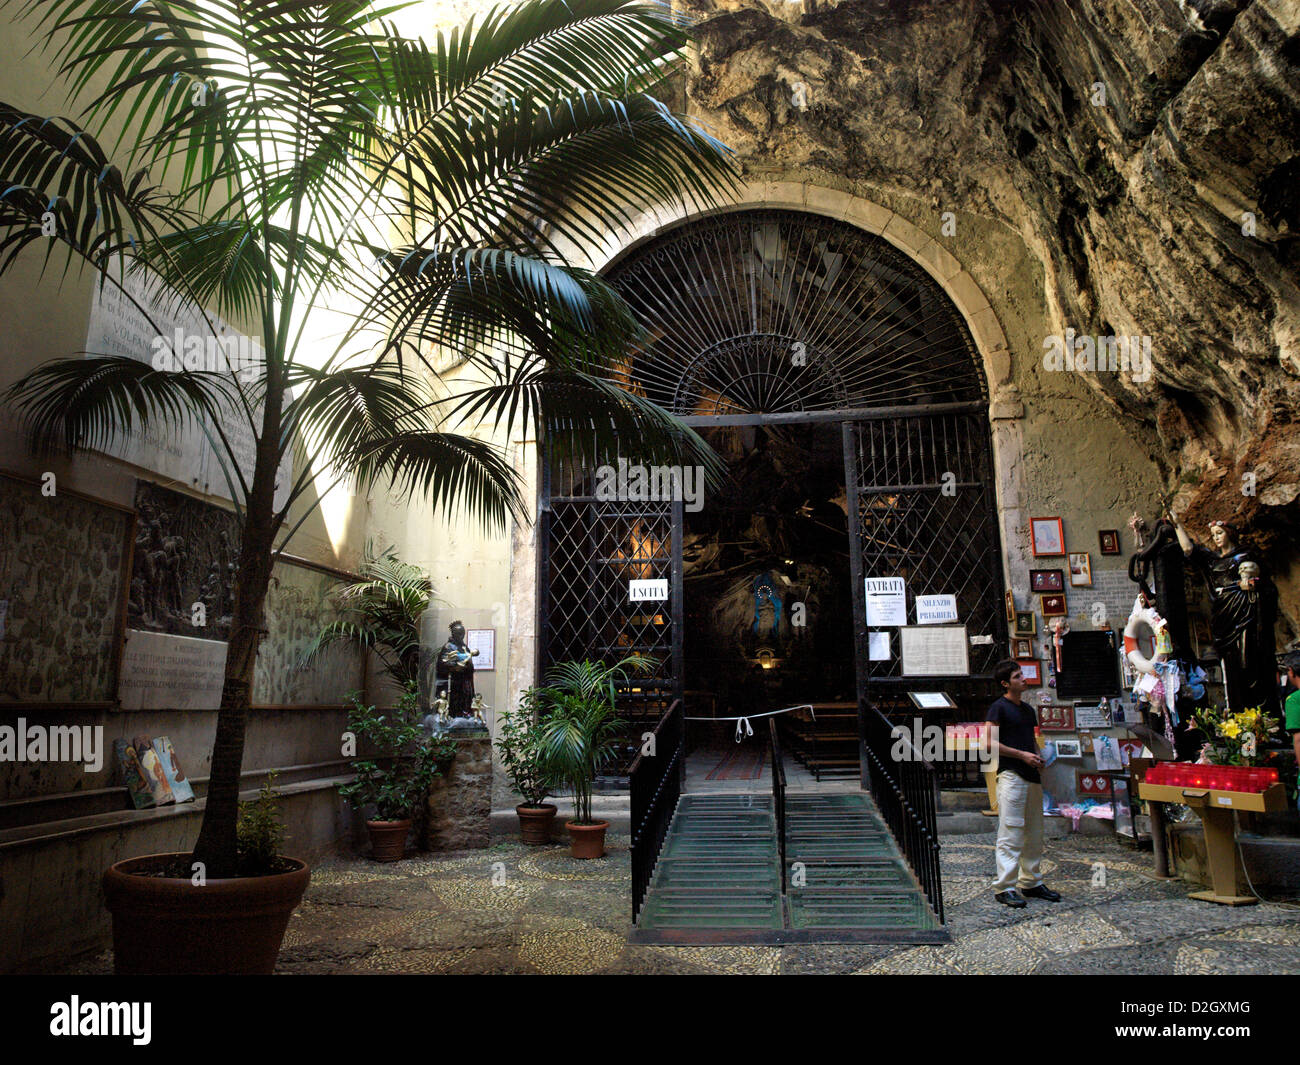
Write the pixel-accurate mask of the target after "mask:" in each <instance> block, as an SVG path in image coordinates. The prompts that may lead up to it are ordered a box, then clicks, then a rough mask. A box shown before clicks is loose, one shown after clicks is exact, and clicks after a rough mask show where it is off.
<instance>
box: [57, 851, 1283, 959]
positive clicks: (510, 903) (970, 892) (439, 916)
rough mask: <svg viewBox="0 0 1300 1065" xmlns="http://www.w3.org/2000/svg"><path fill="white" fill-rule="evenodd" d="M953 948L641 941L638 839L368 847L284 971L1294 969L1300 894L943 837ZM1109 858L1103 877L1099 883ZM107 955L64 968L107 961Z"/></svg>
mask: <svg viewBox="0 0 1300 1065" xmlns="http://www.w3.org/2000/svg"><path fill="white" fill-rule="evenodd" d="M942 861H943V880H944V897H945V900H946V904H947V907H948V917H949V926H950V928H951V931H952V934H953V942H952V943H949V944H944V945H942V946H897V945H861V944H855V945H824V944H818V945H794V946H784V947H769V946H752V947H751V946H714V947H679V946H649V945H637V944H630V943H628V941H627V933H628V930H629V927H630V923H629V880H630V876H629V856H628V839H627V837H625V836H624V837H618V836H611V837H610V839H609V853H608V854H607V855H606V857H605V858H603V859H600V860H597V861H587V862H578V861H574V860H573V859H572V858H570V857H569V852H568V847H567V846H564V845H558V844H557V845H552V846H549V847H541V848H538V847H524V846H523V845H521V844H518V843H500V844H497V845H495V846H493V847H492V848H490V849H489V850H485V851H474V852H460V853H448V854H439V855H418V856H413V857H410V858H408V859H407V860H405V861H403V862H400V863H397V864H394V865H377V864H375V863H373V862H370V861H368V860H365V859H351V860H343V861H336V862H332V863H328V864H324V865H321V866H319V867H317V868H315V869H313V870H312V882H311V886H310V888H309V889H308V891H307V897H306V899H305V900H304V901H303V904H302V905H301V906H300V907H299V909H298V911H297V913H296V914H295V915H294V917H293V919H292V920H291V921H290V924H289V930H288V933H287V935H286V936H285V941H284V948H283V950H282V951H281V953H280V964H279V969H278V971H279V972H281V973H284V974H292V973H545V974H563V973H611V974H613V973H753V974H775V973H873V974H893V973H918V974H970V975H976V974H992V973H1044V974H1047V973H1085V974H1099V975H1100V974H1104V973H1115V972H1132V973H1152V974H1188V975H1193V974H1211V973H1213V974H1300V901H1297V902H1291V903H1281V902H1270V903H1262V904H1260V905H1258V906H1243V907H1238V908H1232V907H1226V906H1214V905H1211V904H1207V903H1203V902H1195V901H1193V900H1191V899H1188V898H1187V896H1186V893H1187V891H1188V890H1189V888H1188V886H1187V885H1185V884H1183V883H1181V882H1179V881H1170V882H1160V881H1156V880H1152V879H1150V878H1149V877H1148V876H1145V875H1143V874H1145V873H1149V871H1150V869H1151V867H1152V866H1151V856H1150V854H1149V853H1147V854H1143V853H1138V852H1135V851H1133V850H1131V849H1127V848H1125V847H1123V846H1121V845H1120V844H1118V843H1116V842H1114V841H1112V840H1110V839H1107V838H1105V837H1089V836H1075V837H1068V838H1067V839H1064V840H1059V841H1052V842H1049V844H1048V850H1047V857H1046V859H1045V861H1044V870H1045V873H1046V877H1047V882H1048V883H1049V884H1050V885H1052V886H1053V887H1055V888H1056V889H1057V890H1058V891H1060V892H1061V893H1062V894H1063V895H1064V896H1065V898H1064V899H1063V900H1062V901H1061V902H1059V903H1056V904H1052V903H1047V902H1037V901H1031V902H1030V904H1029V906H1028V908H1026V909H1024V910H1010V909H1007V908H1006V907H1004V906H1001V905H999V904H998V903H996V902H994V901H993V896H992V893H991V891H990V890H989V886H988V885H989V882H990V880H991V878H992V872H993V837H992V836H991V835H970V836H945V837H944V839H943V850H942ZM1097 863H1101V865H1102V866H1104V870H1105V877H1104V883H1100V882H1097V881H1100V880H1101V877H1100V876H1098V875H1097V872H1098V865H1097ZM111 970H112V957H111V954H110V953H109V952H104V953H102V954H99V955H95V956H93V957H91V958H87V959H83V960H81V961H79V962H77V963H76V964H74V965H70V966H68V967H67V969H66V970H65V971H66V972H69V973H102V972H111Z"/></svg>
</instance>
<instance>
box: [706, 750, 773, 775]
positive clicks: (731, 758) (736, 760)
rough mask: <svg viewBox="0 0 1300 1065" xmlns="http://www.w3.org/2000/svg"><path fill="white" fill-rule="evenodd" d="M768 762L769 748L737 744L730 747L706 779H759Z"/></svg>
mask: <svg viewBox="0 0 1300 1065" xmlns="http://www.w3.org/2000/svg"><path fill="white" fill-rule="evenodd" d="M766 762H767V748H766V747H759V746H757V745H755V746H753V747H747V746H744V745H743V744H736V745H735V746H733V747H731V748H730V749H728V751H727V753H726V754H724V755H723V756H722V757H721V758H720V759H719V760H718V764H717V765H715V766H714V767H713V768H712V769H711V770H710V771H709V775H708V776H706V777H705V778H704V779H705V780H757V779H758V778H759V777H761V776H762V775H763V766H764V764H766Z"/></svg>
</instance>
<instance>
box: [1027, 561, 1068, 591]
mask: <svg viewBox="0 0 1300 1065" xmlns="http://www.w3.org/2000/svg"><path fill="white" fill-rule="evenodd" d="M1070 557H1071V558H1073V557H1074V556H1073V555H1071V556H1070ZM1029 587H1030V588H1031V589H1032V590H1033V591H1035V592H1063V591H1065V571H1064V570H1059V569H1031V570H1030V571H1029Z"/></svg>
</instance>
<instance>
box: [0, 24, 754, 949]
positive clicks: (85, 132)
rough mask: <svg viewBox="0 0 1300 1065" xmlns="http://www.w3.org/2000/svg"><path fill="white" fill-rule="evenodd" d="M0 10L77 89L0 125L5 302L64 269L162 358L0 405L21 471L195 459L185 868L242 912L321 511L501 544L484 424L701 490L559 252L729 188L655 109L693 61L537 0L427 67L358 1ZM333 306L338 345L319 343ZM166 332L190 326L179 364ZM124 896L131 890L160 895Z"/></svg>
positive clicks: (617, 332)
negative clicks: (197, 701)
mask: <svg viewBox="0 0 1300 1065" xmlns="http://www.w3.org/2000/svg"><path fill="white" fill-rule="evenodd" d="M0 3H4V4H5V6H6V7H8V8H9V9H10V10H16V11H17V12H18V16H17V17H18V19H20V20H26V19H30V20H31V23H32V25H31V26H28V27H15V28H14V29H13V30H12V31H11V32H13V33H15V34H18V35H26V36H28V37H32V38H34V41H35V45H34V46H35V47H37V48H43V49H44V51H45V54H46V55H47V56H48V57H49V60H50V61H51V63H52V64H53V66H54V67H55V68H56V69H58V71H59V74H60V77H61V78H62V79H63V84H64V85H66V86H67V87H68V91H69V96H70V97H78V96H79V94H81V93H82V92H83V91H89V92H90V93H92V94H93V98H91V99H90V100H89V103H88V104H87V105H86V106H85V107H84V108H82V107H81V105H82V104H83V103H85V100H84V99H78V100H77V101H76V102H77V105H78V107H79V115H80V122H79V121H74V120H72V119H70V118H64V117H58V116H54V117H51V116H48V115H41V114H33V113H30V112H28V111H26V110H24V108H22V107H21V106H18V105H16V104H13V103H10V102H7V101H0V188H3V190H4V192H3V195H2V196H0V208H2V209H0V248H3V249H4V252H5V254H4V256H3V258H2V259H0V276H3V275H4V274H6V273H7V272H9V271H11V270H12V269H14V268H15V267H16V265H20V266H22V267H23V268H24V269H25V268H26V267H27V266H29V265H30V264H31V262H32V260H33V259H36V260H39V259H42V258H43V259H44V260H45V261H47V262H48V261H49V259H50V258H51V257H57V256H58V255H60V254H61V255H65V256H66V264H65V267H64V269H63V271H58V270H56V271H54V273H55V275H56V276H57V275H58V274H60V273H63V274H66V272H67V269H68V268H70V267H73V266H77V267H79V268H82V269H85V270H87V271H89V272H90V273H91V274H92V276H93V277H94V280H95V282H96V283H97V284H98V285H101V286H103V287H104V288H106V289H109V290H112V291H114V292H115V293H116V294H117V295H118V296H119V297H120V298H121V299H122V300H123V301H125V303H127V304H129V305H130V306H131V307H132V308H133V309H134V310H135V311H136V312H138V313H139V314H140V315H141V316H142V317H143V320H144V321H145V322H146V323H148V325H147V331H156V336H155V337H154V341H163V343H162V345H161V346H157V345H156V344H155V345H154V346H152V347H151V346H150V345H145V346H144V347H143V349H142V350H140V351H138V352H135V353H132V354H116V355H114V354H103V353H95V352H90V353H78V354H77V355H76V356H74V357H67V358H61V359H55V360H52V361H50V362H47V363H45V364H43V365H41V366H38V367H36V368H35V369H34V370H32V371H30V372H28V373H27V374H26V375H25V376H23V377H21V378H20V379H19V380H18V381H17V382H16V383H15V384H14V385H13V386H11V388H10V389H9V391H8V393H7V399H8V400H9V401H10V402H11V403H12V404H13V406H14V407H15V408H16V410H17V412H18V414H19V416H20V418H21V419H22V421H23V425H24V428H25V429H26V430H27V432H28V434H29V438H30V440H31V444H32V447H33V448H34V450H36V451H37V452H38V453H48V452H69V451H76V450H78V449H84V450H101V451H104V450H111V449H113V448H118V447H120V446H121V445H122V444H123V442H125V441H127V440H130V439H144V438H146V437H150V436H154V435H161V436H163V437H164V438H168V437H170V435H171V434H172V433H173V432H174V431H176V430H177V429H179V428H181V427H185V426H189V427H193V426H196V425H197V426H198V428H199V429H201V431H202V433H203V436H204V438H205V439H206V441H207V446H208V447H209V448H210V449H211V455H212V457H213V461H214V462H215V466H216V468H218V469H219V472H220V477H221V480H222V481H224V484H225V489H226V491H227V492H228V496H229V498H230V499H231V500H232V501H233V503H234V506H235V510H236V513H237V515H238V519H239V523H240V536H239V544H238V545H237V548H238V560H239V561H238V565H237V570H236V574H235V580H234V603H233V609H232V611H231V616H232V620H231V626H230V631H229V635H228V638H227V654H226V659H225V672H224V680H223V687H222V693H221V698H220V704H219V709H218V713H217V720H216V733H215V740H214V745H213V749H212V756H211V769H210V777H209V781H210V783H209V787H208V791H207V795H206V796H205V798H204V803H205V806H204V811H203V820H202V824H201V827H200V829H199V833H198V838H197V840H196V841H195V843H194V846H193V851H192V853H182V854H179V855H176V856H174V857H175V859H176V860H177V861H179V860H181V859H184V860H186V861H187V863H188V864H189V865H193V866H197V867H201V868H202V869H203V870H204V871H205V875H206V877H207V878H208V882H209V883H210V882H213V881H214V880H216V879H221V880H223V881H227V882H229V883H230V884H232V885H238V883H239V880H240V878H239V859H238V848H237V830H236V826H237V817H238V804H239V793H240V775H241V770H242V765H243V758H244V740H245V734H246V729H247V722H248V716H249V708H250V704H251V696H252V690H253V675H254V667H255V664H256V660H257V655H258V646H259V642H260V640H261V638H262V634H263V632H264V631H265V628H266V626H265V620H264V619H265V603H266V596H267V590H268V587H269V585H270V582H271V579H272V576H273V569H274V565H275V562H276V559H277V558H278V557H279V556H280V553H281V552H283V551H284V550H285V548H286V547H287V545H288V544H289V543H290V541H291V539H292V537H293V535H294V534H295V533H296V532H297V530H298V529H299V528H301V527H302V526H303V524H304V523H305V522H306V521H307V520H308V518H309V517H310V515H311V513H312V511H313V510H314V509H315V508H316V507H317V506H318V505H319V502H320V500H321V498H323V497H324V496H325V495H326V494H328V492H329V491H330V490H331V489H332V488H333V486H334V485H336V484H338V483H339V482H340V481H342V480H343V479H351V481H352V482H353V484H354V485H355V486H356V487H357V488H358V489H359V490H363V491H364V490H365V489H366V488H368V487H369V486H371V485H381V486H391V488H393V489H394V490H396V491H398V492H400V493H404V494H406V495H408V496H411V495H416V494H422V495H423V496H425V497H426V499H427V500H428V501H429V505H430V506H431V507H434V508H449V507H457V506H462V505H463V506H464V508H465V512H466V513H467V514H468V515H470V516H471V517H475V518H478V519H480V520H481V521H482V523H483V525H484V526H486V527H488V528H495V529H504V528H505V527H506V525H507V523H508V520H509V517H510V515H511V514H512V513H514V514H522V513H523V507H522V504H521V497H520V494H519V491H518V481H517V475H516V473H515V470H514V469H513V467H512V465H511V463H510V462H509V461H507V459H506V457H505V455H504V454H503V452H502V451H501V450H500V449H499V448H498V447H497V446H496V445H495V444H493V443H492V442H491V441H489V440H486V439H482V438H481V437H480V436H476V435H474V434H475V433H477V432H479V431H480V430H479V429H478V428H477V427H480V426H481V427H483V430H482V431H484V432H487V433H491V432H496V433H499V434H500V435H501V437H502V438H509V436H510V434H511V432H512V431H513V430H516V429H520V428H525V427H526V429H527V431H528V432H529V433H530V434H531V436H532V438H534V439H540V438H541V437H542V436H547V437H549V438H550V439H551V440H552V441H554V442H556V443H557V445H559V446H562V447H565V448H567V449H569V450H570V451H571V452H572V453H574V454H575V455H576V456H577V457H578V458H580V459H582V460H584V461H590V460H592V459H595V458H597V456H603V455H604V454H606V453H607V452H608V451H609V450H611V449H612V448H613V447H614V446H616V442H618V441H623V442H627V441H634V442H636V445H637V447H638V452H639V457H640V458H641V459H642V461H647V462H653V463H670V464H703V465H704V466H705V467H706V469H707V470H708V471H709V476H710V478H711V479H712V480H714V481H715V483H716V481H717V479H718V478H719V476H720V473H721V466H720V463H719V461H718V459H717V457H716V455H714V454H713V452H712V451H711V450H710V449H709V448H708V447H707V445H705V444H704V442H703V441H702V440H701V439H700V438H699V436H698V435H697V434H695V433H694V432H693V431H691V430H689V429H688V428H687V427H685V426H683V425H682V424H681V422H679V421H678V420H676V419H674V418H672V417H671V416H669V415H668V414H667V413H665V412H664V411H662V410H660V409H659V408H657V407H655V406H654V405H653V404H652V403H649V402H648V401H646V400H645V399H644V398H643V397H638V396H635V395H632V394H630V393H628V392H625V391H623V390H622V389H620V388H619V387H618V386H617V385H616V384H615V383H614V381H613V380H612V379H611V378H612V372H611V367H613V366H614V365H615V363H616V362H617V360H619V359H621V358H623V357H625V354H626V352H627V351H628V350H629V349H630V348H631V347H633V346H634V345H635V344H636V343H637V342H638V339H639V337H640V329H639V327H638V326H637V324H636V322H635V319H634V318H633V316H632V314H631V312H630V310H629V309H628V307H627V306H626V304H625V303H623V302H622V301H621V300H620V299H619V297H618V296H617V294H616V293H615V292H614V291H613V289H612V288H610V286H609V285H608V284H606V283H605V282H604V281H603V280H601V279H600V278H599V277H596V276H595V275H594V274H593V273H592V272H591V271H589V270H586V269H582V268H580V267H577V266H574V265H572V264H570V263H569V262H567V261H566V260H565V259H564V258H563V255H562V253H561V252H560V251H559V248H560V247H562V246H570V247H573V246H576V247H582V246H584V245H585V244H587V243H588V242H590V241H591V240H593V239H601V240H603V239H605V238H606V237H607V236H608V234H610V233H624V234H630V226H631V220H632V219H634V218H636V217H637V216H638V215H639V214H640V213H641V212H643V211H645V210H647V209H648V208H651V207H653V206H655V205H658V204H663V203H675V204H679V205H684V206H686V207H687V208H688V209H704V208H707V207H709V206H711V205H713V204H716V202H717V190H718V189H719V187H720V186H724V185H728V184H734V180H735V169H734V164H733V162H732V159H731V158H730V154H729V153H728V152H727V151H726V149H725V148H724V147H723V146H722V145H720V144H719V143H718V142H717V141H715V140H714V139H713V138H711V137H709V136H708V135H707V134H705V133H703V132H702V131H701V130H700V129H699V127H698V126H697V125H696V124H694V123H693V122H692V121H691V120H690V119H688V118H685V117H683V116H679V115H675V114H673V113H672V111H671V110H670V109H669V108H668V107H666V106H665V105H664V104H663V103H662V101H661V100H660V99H659V96H658V95H657V94H661V92H662V89H663V86H664V82H665V79H667V78H670V77H673V76H674V75H675V74H676V72H677V71H678V70H680V65H679V64H680V60H681V58H682V56H683V54H684V49H685V47H686V45H687V43H688V41H689V30H688V28H687V27H686V25H685V24H684V23H683V22H682V20H681V19H680V18H679V16H678V15H677V14H675V13H674V12H673V11H672V10H671V9H670V8H669V7H668V6H667V5H660V4H652V3H642V2H627V0H523V2H522V3H519V4H517V5H512V6H509V7H502V8H497V9H493V10H492V11H490V12H488V13H486V14H484V15H483V16H482V17H481V18H479V19H477V20H476V21H474V22H473V23H472V24H470V25H469V26H467V27H465V28H464V30H462V31H458V32H456V33H453V34H451V35H450V36H449V37H447V36H443V35H440V36H439V37H438V39H437V40H436V41H435V42H434V43H433V44H427V43H426V42H424V41H422V40H418V39H413V38H410V37H406V36H403V35H401V34H399V32H398V31H397V30H396V28H395V27H394V26H393V25H392V23H391V21H385V16H386V15H388V14H390V13H391V10H392V9H391V7H386V6H385V5H383V4H382V3H370V2H367V0H338V2H328V0H327V2H322V3H310V4H309V3H271V4H251V3H248V2H247V0H168V2H167V3H165V4H164V3H161V2H156V0H139V2H137V0H0ZM81 122H86V123H89V125H88V126H86V127H83V125H82V124H81ZM106 145H115V146H116V147H111V148H106V147H105V146H106ZM110 152H120V153H121V154H120V157H119V158H116V159H114V158H112V157H111V156H110ZM340 306H343V307H348V308H355V314H353V315H351V324H350V325H349V326H348V327H347V328H343V329H341V330H337V331H336V333H335V335H336V337H337V344H336V345H335V346H334V347H333V349H332V350H331V349H330V348H329V347H328V346H326V345H322V344H321V343H320V341H319V339H318V337H317V335H316V331H315V330H312V329H308V328H307V327H306V323H307V322H309V321H315V320H316V318H315V317H314V316H315V315H316V314H317V312H322V311H329V310H330V309H331V308H338V307H340ZM159 308H166V309H167V313H168V314H172V315H174V316H183V317H184V318H185V320H188V321H191V322H192V323H194V324H193V326H192V333H193V335H188V336H186V337H184V338H183V341H184V348H185V356H184V358H182V357H181V354H180V353H179V352H177V351H175V350H173V349H169V348H168V344H167V342H168V340H169V338H170V337H171V335H172V332H173V331H172V330H171V329H168V328H166V327H165V326H164V325H163V324H161V322H160V319H161V318H162V317H163V314H162V312H161V311H160V310H159ZM217 316H222V317H224V318H225V319H227V320H228V321H230V322H232V323H235V328H243V329H246V330H247V331H248V332H249V333H250V334H251V335H250V336H248V337H246V338H245V339H246V340H249V341H250V342H255V347H256V351H257V353H258V354H257V356H256V357H255V358H253V359H251V360H248V361H247V362H246V364H242V365H240V366H238V368H237V369H236V367H235V366H234V365H233V364H231V363H230V360H229V352H228V351H227V357H226V359H225V360H224V361H225V362H226V365H224V366H222V365H213V366H209V365H208V364H207V361H206V360H204V359H199V360H197V361H191V360H190V358H189V354H190V350H191V342H196V343H197V346H198V350H199V351H200V352H202V351H203V350H204V346H205V345H207V350H209V351H211V350H213V349H212V345H214V344H216V345H218V346H219V345H220V344H221V340H220V338H221V336H222V330H223V329H224V328H225V327H224V326H219V325H218V317H217ZM146 339H148V338H146ZM290 458H292V459H293V469H292V470H291V471H289V472H288V476H287V478H286V477H285V471H286V469H287V465H286V463H287V462H288V460H289V459H290ZM318 479H319V480H318ZM173 864H175V863H173ZM133 868H134V867H133ZM134 871H135V872H137V873H139V874H140V875H138V876H131V877H128V878H126V879H127V882H128V883H129V884H132V885H134V886H136V887H139V888H140V889H141V890H142V891H144V890H146V889H147V888H148V885H149V881H150V877H151V876H152V875H154V873H155V872H156V870H153V871H151V870H150V869H146V868H139V869H134ZM196 875H197V874H196ZM126 890H127V889H126V888H125V887H124V888H123V891H126ZM195 890H196V891H197V892H199V894H198V895H197V898H198V899H200V900H204V899H211V898H214V897H215V896H214V893H213V892H211V891H201V890H200V889H198V888H196V889H195ZM232 890H233V888H232ZM196 904H197V905H202V902H199V903H196ZM235 909H236V910H238V906H236V907H235ZM249 934H252V933H251V931H250V932H249ZM213 938H214V939H215V936H214V937H213ZM196 965H197V968H196V971H203V967H202V962H201V961H199V962H197V963H196Z"/></svg>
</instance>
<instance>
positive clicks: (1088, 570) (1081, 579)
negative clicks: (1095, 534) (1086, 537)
mask: <svg viewBox="0 0 1300 1065" xmlns="http://www.w3.org/2000/svg"><path fill="white" fill-rule="evenodd" d="M1070 587H1071V588H1091V587H1092V559H1091V558H1089V557H1088V552H1087V551H1079V552H1077V553H1074V554H1071V555H1070Z"/></svg>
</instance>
